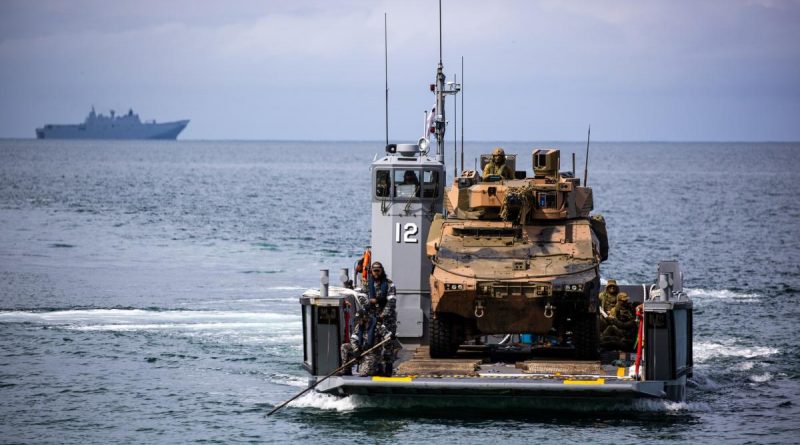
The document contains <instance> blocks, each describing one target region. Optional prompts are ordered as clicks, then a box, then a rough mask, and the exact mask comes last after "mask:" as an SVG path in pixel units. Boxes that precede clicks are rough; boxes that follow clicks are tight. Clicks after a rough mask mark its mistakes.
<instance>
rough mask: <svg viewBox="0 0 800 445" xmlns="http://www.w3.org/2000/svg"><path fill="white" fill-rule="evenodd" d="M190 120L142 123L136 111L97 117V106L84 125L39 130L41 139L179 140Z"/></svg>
mask: <svg viewBox="0 0 800 445" xmlns="http://www.w3.org/2000/svg"><path fill="white" fill-rule="evenodd" d="M188 124H189V121H188V120H182V121H175V122H163V123H160V124H158V123H156V121H155V120H153V121H150V122H144V123H142V121H141V120H139V115H138V114H134V112H133V110H132V109H131V110H128V114H125V115H123V116H116V115H114V110H111V115H110V116H104V115H103V113H100V114H96V113H95V112H94V107H92V111H90V112H89V115H88V116H86V120H85V121H84V122H83V123H82V124H69V125H59V124H47V125H45V126H44V127H42V128H37V129H36V138H37V139H176V138H177V137H178V134H180V132H181V131H183V129H184V128H186V125H188Z"/></svg>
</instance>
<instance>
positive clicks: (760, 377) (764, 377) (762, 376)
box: [749, 372, 773, 383]
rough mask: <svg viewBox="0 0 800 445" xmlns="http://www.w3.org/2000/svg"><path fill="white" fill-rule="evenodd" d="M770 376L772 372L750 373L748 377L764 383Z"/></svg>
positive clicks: (753, 380)
mask: <svg viewBox="0 0 800 445" xmlns="http://www.w3.org/2000/svg"><path fill="white" fill-rule="evenodd" d="M772 377H773V376H772V373H770V372H765V373H763V374H756V375H751V376H750V377H749V378H750V381H752V382H754V383H765V382H769V381H770V380H772Z"/></svg>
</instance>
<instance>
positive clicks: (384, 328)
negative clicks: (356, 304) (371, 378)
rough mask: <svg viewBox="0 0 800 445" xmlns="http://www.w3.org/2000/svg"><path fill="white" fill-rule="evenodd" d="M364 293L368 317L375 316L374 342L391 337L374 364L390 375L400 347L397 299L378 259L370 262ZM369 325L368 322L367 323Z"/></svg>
mask: <svg viewBox="0 0 800 445" xmlns="http://www.w3.org/2000/svg"><path fill="white" fill-rule="evenodd" d="M365 287H366V289H365V292H364V293H365V294H367V296H368V298H369V299H368V300H367V305H366V312H367V314H368V316H369V317H373V316H374V317H375V320H376V322H375V332H374V334H373V335H374V338H375V343H377V342H380V341H382V340H384V339H392V340H390V341H389V342H388V343H386V344H385V345H384V346H383V347H382V348H381V349H380V351H376V354H377V355H379V356H380V357H376V365H377V367H378V368H379V369H376V370H375V371H376V372H379V373H381V374H383V375H391V373H392V364H393V363H394V360H395V358H396V353H397V351H398V350H399V349H400V348H401V346H400V342H399V341H397V339H396V338H395V334H396V332H397V301H396V298H395V293H396V290H395V287H394V284H393V283H392V280H390V279H389V277H387V276H386V272H385V271H384V269H383V264H381V263H380V262H378V261H375V262H374V263H372V267H371V269H370V279H369V280H368V281H367V283H366V286H365ZM368 326H369V324H368Z"/></svg>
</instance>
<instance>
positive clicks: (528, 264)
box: [426, 150, 608, 358]
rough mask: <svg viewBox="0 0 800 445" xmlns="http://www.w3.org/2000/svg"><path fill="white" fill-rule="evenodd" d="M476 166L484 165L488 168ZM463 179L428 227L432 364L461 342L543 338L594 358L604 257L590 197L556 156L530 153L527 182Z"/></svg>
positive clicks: (472, 175) (520, 174) (521, 176)
mask: <svg viewBox="0 0 800 445" xmlns="http://www.w3.org/2000/svg"><path fill="white" fill-rule="evenodd" d="M487 158H488V156H487V155H484V156H482V157H481V164H482V165H483V164H485V163H486V162H487V161H488V159H487ZM516 160H517V159H516V157H515V156H509V157H508V159H507V160H506V164H507V165H509V166H510V167H511V171H513V172H514V179H504V178H503V177H501V176H490V177H486V178H482V177H481V176H480V174H479V173H478V172H476V171H464V172H463V173H462V174H461V176H460V177H459V178H456V180H455V181H454V183H453V185H452V187H450V188H449V189H448V190H447V191H446V195H445V209H446V211H447V213H448V216H447V217H442V216H441V215H439V216H438V217H437V218H436V219H435V220H434V221H433V224H432V225H431V228H430V232H429V235H428V239H427V246H426V250H427V255H428V256H429V257H430V259H431V261H432V263H433V273H432V274H431V276H430V290H431V312H432V317H431V320H430V323H429V340H430V356H431V357H432V358H445V357H450V356H453V355H454V354H455V352H456V350H457V349H458V347H459V345H461V344H462V343H463V342H464V341H465V340H467V339H469V338H473V337H477V336H483V335H494V334H526V333H530V334H540V335H549V336H552V337H554V338H556V339H557V341H558V342H559V344H562V345H572V346H573V347H574V349H575V352H576V354H577V355H578V356H579V357H581V358H592V357H594V356H595V355H596V354H597V342H598V332H597V310H596V308H597V295H598V292H599V288H600V280H599V270H598V267H599V265H600V262H601V261H604V260H605V259H606V258H607V256H608V239H607V236H606V230H605V222H604V220H603V217H602V216H600V215H598V216H594V217H593V216H591V215H590V212H591V211H592V189H591V188H589V187H585V186H581V183H580V179H578V178H575V177H574V176H575V175H574V172H567V173H562V172H559V167H560V152H559V151H558V150H534V151H533V154H532V164H533V165H532V167H533V176H532V177H527V174H526V172H525V171H524V170H522V171H517V170H516V168H515V167H516Z"/></svg>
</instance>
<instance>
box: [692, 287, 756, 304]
mask: <svg viewBox="0 0 800 445" xmlns="http://www.w3.org/2000/svg"><path fill="white" fill-rule="evenodd" d="M685 290H686V294H687V295H689V298H691V299H693V300H695V299H696V300H726V301H733V302H736V303H755V302H758V301H760V300H761V295H759V294H757V293H752V292H735V291H732V290H728V289H722V290H716V289H703V288H696V289H692V288H686V289H685Z"/></svg>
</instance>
